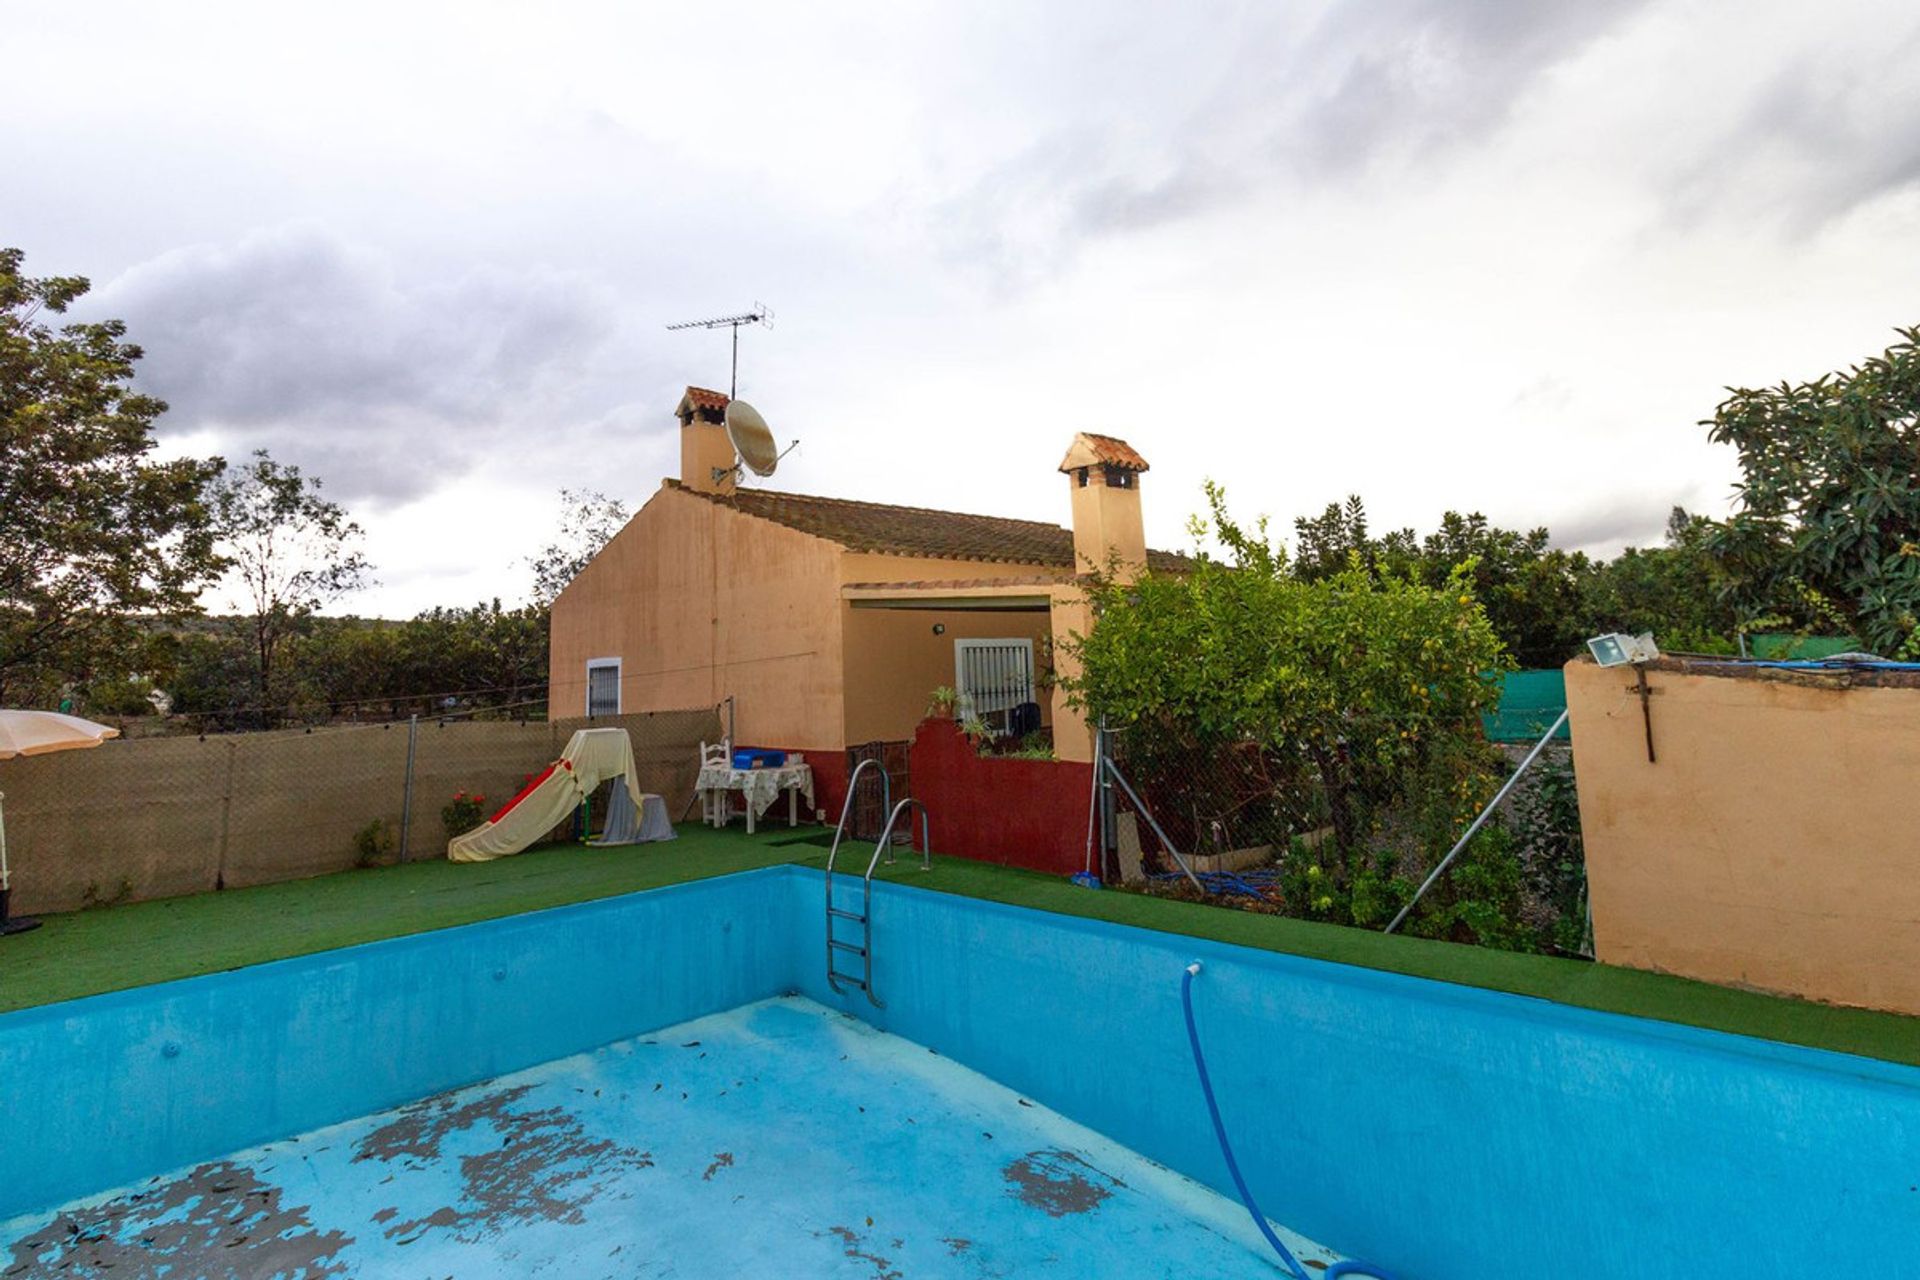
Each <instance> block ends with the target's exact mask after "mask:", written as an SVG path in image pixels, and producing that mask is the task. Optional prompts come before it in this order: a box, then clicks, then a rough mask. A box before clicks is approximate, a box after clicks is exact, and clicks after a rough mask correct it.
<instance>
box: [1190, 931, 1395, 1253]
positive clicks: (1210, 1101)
mask: <svg viewBox="0 0 1920 1280" xmlns="http://www.w3.org/2000/svg"><path fill="white" fill-rule="evenodd" d="M1199 973H1200V962H1199V961H1198V960H1195V961H1194V962H1193V963H1192V964H1190V965H1188V966H1187V972H1186V974H1185V976H1184V977H1182V978H1181V979H1180V1004H1181V1007H1182V1008H1183V1009H1185V1010H1186V1014H1187V1043H1188V1044H1190V1045H1192V1046H1193V1068H1194V1070H1195V1071H1198V1072H1199V1073H1200V1092H1202V1093H1204V1094H1206V1095H1207V1114H1208V1115H1210V1116H1212V1117H1213V1136H1214V1137H1216V1138H1218V1139H1220V1154H1221V1155H1223V1156H1225V1157H1226V1158H1227V1172H1228V1173H1230V1174H1232V1175H1233V1185H1234V1187H1235V1188H1237V1189H1238V1190H1239V1192H1240V1203H1241V1204H1244V1205H1245V1206H1247V1213H1248V1214H1249V1215H1251V1216H1252V1218H1253V1225H1254V1226H1256V1227H1258V1228H1260V1234H1261V1235H1263V1236H1265V1237H1266V1238H1267V1243H1268V1244H1270V1245H1272V1246H1273V1251H1274V1252H1275V1253H1277V1254H1279V1255H1280V1261H1281V1262H1282V1263H1284V1264H1285V1265H1286V1268H1287V1273H1288V1274H1289V1275H1291V1276H1293V1278H1294V1280H1314V1277H1312V1276H1310V1275H1308V1274H1307V1270H1306V1268H1304V1267H1302V1266H1301V1265H1300V1260H1299V1259H1298V1258H1296V1257H1294V1256H1293V1254H1292V1252H1291V1251H1289V1250H1288V1248H1287V1246H1286V1245H1284V1244H1281V1243H1280V1237H1279V1236H1277V1235H1275V1234H1274V1233H1273V1228H1272V1227H1271V1226H1269V1225H1268V1223H1267V1215H1266V1214H1264V1213H1262V1212H1260V1206H1259V1205H1257V1204H1255V1203H1254V1202H1253V1192H1252V1191H1250V1190H1248V1189H1247V1180H1246V1178H1245V1176H1244V1175H1242V1174H1241V1172H1240V1162H1239V1161H1238V1160H1235V1159H1234V1158H1233V1144H1232V1143H1231V1142H1228V1141H1227V1127H1226V1125H1225V1124H1223V1123H1221V1120H1220V1103H1219V1102H1218V1100H1216V1099H1215V1098H1214V1096H1213V1080H1212V1078H1211V1077H1209V1076H1208V1075H1207V1058H1206V1055H1205V1054H1203V1053H1201V1052H1200V1032H1199V1030H1198V1028H1196V1027H1195V1026H1194V1025H1193V980H1194V978H1195V977H1197V976H1199ZM1320 1275H1321V1276H1324V1277H1326V1280H1334V1278H1335V1277H1337V1276H1370V1277H1372V1280H1394V1277H1393V1275H1392V1273H1390V1272H1387V1271H1382V1270H1381V1269H1380V1268H1379V1267H1377V1266H1375V1265H1374V1264H1373V1263H1371V1262H1357V1261H1349V1262H1336V1263H1334V1264H1333V1265H1332V1266H1330V1267H1328V1268H1327V1269H1326V1270H1325V1271H1322V1272H1321V1273H1320Z"/></svg>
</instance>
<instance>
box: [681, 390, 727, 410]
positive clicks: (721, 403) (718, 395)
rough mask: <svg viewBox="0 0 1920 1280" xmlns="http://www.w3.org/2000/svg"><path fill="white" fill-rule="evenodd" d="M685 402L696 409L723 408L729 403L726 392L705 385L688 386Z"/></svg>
mask: <svg viewBox="0 0 1920 1280" xmlns="http://www.w3.org/2000/svg"><path fill="white" fill-rule="evenodd" d="M687 403H688V404H691V405H692V406H693V407H694V408H696V409H724V408H726V407H727V405H728V404H729V403H730V402H729V400H728V398H727V396H726V394H725V393H724V392H719V391H709V390H707V389H706V388H705V387H688V388H687Z"/></svg>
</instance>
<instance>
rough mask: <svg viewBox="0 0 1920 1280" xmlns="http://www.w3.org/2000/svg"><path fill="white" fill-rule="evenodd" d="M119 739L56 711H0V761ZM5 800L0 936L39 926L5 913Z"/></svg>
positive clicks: (1, 798) (1, 795)
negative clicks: (109, 739)
mask: <svg viewBox="0 0 1920 1280" xmlns="http://www.w3.org/2000/svg"><path fill="white" fill-rule="evenodd" d="M119 736H120V731H119V730H118V729H114V728H111V727H109V726H107V725H104V724H95V723H94V722H93V721H91V720H82V719H81V718H80V717H79V716H63V715H61V714H59V713H58V712H56V711H5V710H0V760H11V759H12V758H13V757H15V756H39V755H45V754H47V753H48V752H50V751H76V750H79V749H80V748H82V747H97V746H99V745H100V744H101V743H103V742H105V741H106V740H107V739H108V738H117V737H119ZM6 799H7V795H6V792H4V791H0V937H5V936H6V935H7V934H10V933H25V932H26V931H27V930H29V929H36V928H38V927H39V926H40V922H39V921H38V920H33V919H28V918H25V917H22V918H21V919H18V920H16V919H14V918H13V917H12V916H10V915H9V914H8V912H7V905H8V902H9V901H10V900H11V898H12V897H13V888H12V879H11V877H10V876H9V874H8V872H7V815H6Z"/></svg>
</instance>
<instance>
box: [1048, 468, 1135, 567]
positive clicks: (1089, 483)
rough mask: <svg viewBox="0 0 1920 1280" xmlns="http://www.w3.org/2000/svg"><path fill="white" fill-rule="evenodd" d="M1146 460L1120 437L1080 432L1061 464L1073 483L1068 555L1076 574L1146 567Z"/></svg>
mask: <svg viewBox="0 0 1920 1280" xmlns="http://www.w3.org/2000/svg"><path fill="white" fill-rule="evenodd" d="M1146 469H1147V460H1146V459H1145V458H1142V457H1141V456H1140V455H1139V454H1137V453H1135V452H1134V451H1133V446H1132V445H1129V444H1128V443H1127V442H1126V441H1125V440H1117V439H1115V438H1114V437H1112V436H1099V435H1094V434H1093V433H1092V432H1090V431H1082V432H1081V433H1080V434H1079V435H1077V436H1075V437H1074V438H1073V446H1072V447H1071V448H1069V449H1068V450H1067V456H1066V458H1065V459H1063V460H1062V461H1061V463H1060V470H1061V471H1063V472H1065V473H1066V476H1067V481H1068V483H1069V484H1071V485H1072V486H1073V559H1074V569H1075V570H1076V571H1078V572H1080V573H1105V572H1107V570H1108V568H1109V567H1111V568H1112V569H1113V571H1114V573H1115V574H1116V575H1117V576H1118V577H1119V578H1120V579H1121V580H1122V581H1126V580H1128V579H1131V578H1136V577H1138V576H1139V575H1140V573H1141V572H1142V571H1143V570H1144V569H1145V568H1146V566H1147V531H1146V525H1145V524H1144V523H1142V521H1141V517H1140V476H1141V473H1142V472H1144V471H1145V470H1146Z"/></svg>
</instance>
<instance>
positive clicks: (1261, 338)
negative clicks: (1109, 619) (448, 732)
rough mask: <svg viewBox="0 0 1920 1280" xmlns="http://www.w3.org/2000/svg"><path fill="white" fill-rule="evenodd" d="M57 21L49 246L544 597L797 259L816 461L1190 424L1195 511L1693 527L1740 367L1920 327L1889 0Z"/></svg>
mask: <svg viewBox="0 0 1920 1280" xmlns="http://www.w3.org/2000/svg"><path fill="white" fill-rule="evenodd" d="M14 34H15V36H16V40H17V42H18V43H19V44H20V45H21V56H19V57H17V58H15V59H14V60H12V61H11V62H10V64H9V71H10V75H9V78H8V80H7V82H6V83H5V84H4V85H0V169H3V170H4V171H6V172H9V173H15V174H29V175H32V178H33V180H32V181H31V182H18V183H12V184H8V186H7V187H6V189H4V190H0V225H4V226H5V227H7V228H8V230H7V232H6V233H5V238H6V240H7V241H8V243H18V244H20V245H21V246H22V247H23V248H25V249H26V250H27V251H28V255H29V257H28V264H29V267H30V268H31V269H35V270H39V271H43V272H53V271H62V272H66V271H83V272H86V273H88V274H90V275H92V276H94V277H95V278H96V279H97V280H99V281H102V282H111V284H110V287H103V288H102V290H101V292H100V295H99V297H98V303H99V306H100V307H102V308H104V309H106V310H108V311H111V312H114V313H121V314H124V315H125V316H126V317H127V318H128V320H129V322H130V324H132V326H133V336H134V337H135V339H136V340H138V341H140V342H142V343H144V344H145V345H146V347H147V348H148V350H149V351H150V353H151V355H150V359H149V361H148V370H147V374H146V376H147V377H148V378H150V379H151V382H152V385H154V386H155V387H156V388H157V389H158V390H160V391H161V392H162V393H163V394H165V395H166V396H167V397H168V398H169V399H171V400H172V401H173V402H174V406H175V407H174V411H173V413H172V414H171V415H169V427H168V430H169V432H170V433H171V439H172V443H173V447H187V445H188V444H191V445H192V446H193V447H217V448H220V449H223V450H226V451H228V452H231V453H237V452H240V451H242V450H244V449H246V448H251V447H255V446H256V445H265V446H266V447H268V448H270V449H272V450H273V451H274V452H275V454H276V455H277V456H282V457H284V458H285V459H286V460H288V461H293V462H299V463H301V464H303V465H304V466H306V467H308V468H309V469H310V470H313V471H315V472H317V473H319V474H322V475H325V476H326V477H327V479H328V481H329V487H330V489H331V490H332V492H333V493H334V494H335V495H336V496H338V497H342V498H346V499H348V500H349V502H350V505H352V506H353V507H354V508H355V512H356V514H357V515H360V516H361V517H362V520H363V523H365V524H367V525H368V527H369V530H370V533H371V535H372V536H373V538H374V541H375V542H376V544H377V547H376V550H377V554H376V556H375V558H376V560H377V561H378V562H379V565H380V570H381V573H380V576H381V579H382V581H383V583H384V584H386V585H385V586H383V588H382V590H381V592H380V594H379V596H378V597H377V599H378V602H379V607H380V608H381V609H382V610H385V611H400V612H405V611H409V610H410V609H411V608H413V607H419V606H424V605H427V604H432V603H440V602H458V601H463V600H467V599H470V598H477V597H479V596H483V595H492V594H494V593H495V591H496V590H497V591H498V592H499V593H501V594H504V595H508V596H512V595H514V594H517V593H518V591H519V590H521V589H522V587H523V583H524V579H523V576H522V575H521V573H520V571H519V570H518V569H516V568H515V567H514V566H513V564H512V561H513V559H514V558H515V557H514V556H513V555H510V554H506V552H507V551H509V550H510V547H509V544H514V543H517V541H518V540H519V539H521V538H523V537H524V538H526V539H528V540H529V541H530V543H533V542H537V539H538V537H539V536H542V535H543V534H544V530H545V527H546V525H547V523H548V520H547V517H548V516H549V515H550V514H551V511H550V508H551V499H552V495H553V493H554V491H555V490H557V489H558V488H559V487H561V486H562V485H573V486H576V487H578V486H580V485H583V484H585V485H588V486H589V487H597V488H602V489H606V490H608V491H610V492H614V493H617V494H618V495H619V496H621V497H623V498H625V499H626V500H627V501H628V502H629V503H630V504H637V503H638V502H640V501H643V500H644V499H645V498H646V497H647V496H648V494H650V493H651V492H652V491H653V490H654V488H655V487H656V486H657V484H658V480H659V477H660V475H661V473H662V472H663V471H666V470H670V469H671V468H673V467H674V466H675V465H676V462H677V454H676V450H675V448H674V440H673V435H672V421H671V419H670V417H669V416H668V415H669V412H670V410H671V408H672V407H673V403H674V400H675V398H676V396H677V394H678V391H679V388H680V387H681V386H682V385H684V384H685V383H688V382H701V383H706V384H708V385H722V386H723V385H724V384H725V379H726V376H727V348H726V341H725V337H724V335H717V336H716V335H706V334H683V333H668V332H666V331H665V330H664V327H663V326H664V325H665V324H666V323H667V322H669V321H673V320H681V319H687V318H691V317H694V316H700V315H706V314H712V313H714V312H716V311H721V310H729V309H732V308H735V307H738V306H740V305H743V304H745V303H747V302H749V301H751V300H753V299H755V298H764V299H765V300H766V301H768V302H770V303H772V304H773V305H774V306H775V307H776V309H777V310H778V312H779V315H780V320H779V327H778V328H777V329H776V330H775V331H773V332H772V333H766V332H761V331H752V332H749V333H747V334H746V335H744V336H743V339H742V389H743V393H745V394H748V395H750V396H752V398H754V400H755V401H756V403H758V404H759V405H760V407H761V408H762V409H763V410H765V411H766V412H767V413H768V415H769V417H770V418H772V419H773V421H774V423H775V426H776V430H777V431H779V432H780V433H781V434H783V435H784V436H788V437H791V436H794V435H798V436H800V437H802V438H803V439H804V441H805V444H804V445H803V447H802V448H801V449H800V450H799V451H798V452H797V453H795V454H794V455H793V456H792V457H790V458H789V459H788V461H787V463H786V464H784V465H783V467H782V471H781V475H780V479H779V483H780V484H781V485H782V486H784V487H791V488H800V489H808V490H813V491H821V492H831V493H841V494H850V495H854V496H862V497H869V498H875V499H882V500H892V501H902V502H912V503H919V504H926V505H943V504H944V505H951V506H961V507H968V508H972V509H978V510H989V511H995V512H1003V513H1009V514H1022V515H1029V516H1039V517H1045V518H1051V519H1055V520H1062V521H1064V520H1065V518H1066V495H1065V493H1064V492H1063V491H1062V486H1061V483H1060V481H1059V478H1058V477H1057V476H1055V475H1054V474H1053V471H1052V467H1053V464H1054V463H1055V462H1057V461H1058V456H1059V453H1060V452H1061V450H1062V449H1063V448H1064V446H1065V442H1066V440H1067V438H1068V437H1069V436H1070V435H1071V433H1072V432H1073V431H1074V430H1076V429H1081V428H1089V427H1091V428H1097V429H1101V430H1106V431H1111V432H1113V433H1116V434H1119V435H1123V436H1126V437H1128V438H1130V439H1132V440H1133V441H1134V442H1135V443H1136V444H1137V445H1138V446H1139V447H1140V448H1141V450H1142V452H1144V453H1145V454H1146V455H1147V456H1148V457H1149V459H1150V460H1151V461H1152V462H1153V464H1154V469H1153V473H1152V475H1151V476H1150V477H1149V482H1148V485H1147V489H1146V493H1145V496H1146V502H1147V510H1148V519H1149V524H1150V533H1151V534H1152V536H1153V538H1154V540H1155V541H1156V542H1157V543H1159V544H1161V545H1178V544H1179V543H1180V542H1181V540H1182V538H1183V534H1182V532H1181V528H1182V524H1183V522H1184V519H1185V516H1186V515H1187V513H1188V512H1189V511H1191V510H1192V509H1193V507H1194V506H1195V505H1196V504H1197V502H1198V486H1199V482H1200V480H1201V479H1202V477H1204V476H1207V475H1213V476H1216V477H1218V478H1220V479H1223V480H1225V481H1226V482H1227V483H1228V485H1229V488H1230V491H1231V493H1232V496H1233V498H1234V501H1235V504H1236V506H1237V507H1239V508H1242V509H1244V510H1246V511H1248V512H1255V511H1261V510H1264V511H1268V512H1271V513H1272V514H1273V515H1274V516H1275V517H1276V519H1277V520H1278V522H1279V523H1280V525H1281V526H1282V527H1285V526H1286V524H1287V522H1288V521H1290V519H1291V518H1292V517H1293V516H1294V515H1296V514H1299V513H1302V512H1307V511H1313V510H1317V509H1319V508H1320V507H1321V506H1322V505H1324V504H1325V503H1326V502H1327V501H1328V500H1330V499H1334V498H1338V497H1341V496H1343V495H1345V494H1347V493H1350V492H1358V493H1361V494H1363V495H1364V496H1365V497H1366V498H1367V500H1368V504H1369V507H1370V509H1371V511H1372V514H1373V517H1374V520H1375V523H1376V524H1378V525H1380V526H1382V527H1388V526H1398V525H1404V524H1414V525H1419V526H1423V527H1425V526H1430V525H1431V524H1432V523H1433V521H1434V520H1435V519H1436V518H1437V517H1438V515H1439V514H1440V512H1441V511H1442V510H1444V509H1445V508H1447V507H1457V508H1463V509H1469V510H1473V509H1478V510H1482V511H1485V512H1486V513H1487V514H1488V515H1489V516H1491V517H1493V518H1494V519H1496V520H1498V521H1500V522H1502V523H1506V524H1510V525H1519V526H1531V525H1534V524H1539V523H1547V524H1549V525H1553V526H1555V527H1556V529H1557V530H1559V531H1560V535H1561V537H1562V540H1563V541H1568V542H1576V541H1577V542H1579V543H1582V544H1589V545H1593V546H1596V547H1599V548H1601V549H1606V548H1607V547H1610V546H1611V545H1614V544H1617V543H1618V542H1622V541H1648V540H1651V539H1654V538H1657V537H1658V536H1659V533H1660V527H1661V524H1662V522H1663V521H1664V518H1665V514H1666V510H1667V508H1668V507H1669V506H1671V505H1673V504H1674V503H1676V502H1678V503H1682V504H1685V505H1688V506H1691V507H1696V508H1700V509H1705V510H1710V511H1711V510H1719V509H1724V505H1725V503H1726V501H1727V497H1728V492H1729V490H1728V485H1729V481H1730V480H1731V478H1732V463H1731V458H1730V456H1728V454H1727V452H1726V451H1724V450H1719V449H1715V448H1714V447H1712V446H1710V445H1708V444H1707V443H1706V441H1705V439H1704V433H1703V432H1702V431H1701V430H1700V428H1699V427H1698V425H1697V422H1698V420H1699V419H1700V418H1703V417H1705V416H1707V415H1708V414H1709V413H1710V412H1711V411H1712V408H1713V406H1714V404H1715V403H1716V402H1717V400H1718V399H1719V398H1720V396H1721V394H1722V391H1721V388H1722V387H1723V386H1724V385H1726V384H1729V383H1753V382H1764V381H1773V380H1778V379H1780V378H1784V377H1808V376H1814V375H1817V374H1818V373H1820V372H1822V371H1824V370H1826V369H1829V368H1833V367H1837V366H1839V365H1844V364H1847V363H1850V362H1852V361H1853V360H1855V359H1858V358H1860V357H1861V356H1864V355H1866V354H1868V353H1870V352H1872V351H1874V350H1877V349H1878V348H1880V347H1881V346H1883V345H1885V343H1886V341H1887V340H1888V339H1889V338H1890V337H1891V330H1892V328H1893V326H1895V325H1897V324H1904V323H1911V322H1913V321H1915V320H1920V316H1916V315H1915V314H1914V313H1913V302H1912V299H1913V298H1914V297H1915V296H1917V290H1920V262H1916V261H1914V260H1913V259H1912V257H1911V255H1903V254H1901V253H1900V252H1898V247H1899V246H1900V245H1903V244H1905V243H1911V241H1912V239H1913V237H1914V235H1915V234H1916V233H1917V232H1920V188H1916V177H1917V176H1920V169H1917V168H1916V165H1915V163H1914V160H1913V157H1914V155H1915V150H1914V145H1913V144H1914V140H1915V139H1916V138H1920V90H1916V88H1915V86H1916V85H1917V84H1920V81H1916V80H1915V78H1914V77H1912V76H1909V75H1907V74H1905V70H1904V68H1905V66H1906V64H1907V62H1909V61H1910V60H1911V54H1912V51H1913V48H1914V47H1915V41H1916V39H1920V12H1916V11H1914V10H1912V9H1911V7H1910V6H1905V5H1901V4H1897V3H1893V2H1892V0H1885V2H1883V3H1876V2H1875V0H1838V2H1836V3H1832V4H1828V5H1822V6H1818V7H1814V6H1807V5H1803V4H1798V3H1793V2H1791V0H1776V2H1774V3H1762V4H1753V3H1740V2H1738V0H1635V2H1631V3H1617V4H1595V3H1577V2H1575V0H1553V2H1552V3H1544V4H1543V3H1522V2H1520V0H1318V2H1317V3H1313V4H1308V5H1290V6H1259V5H1230V6H1198V7H1196V6H1158V5H1148V4H1132V5H1124V6H1115V5H1112V4H1095V3H1091V0H1084V2H1079V3H1071V4H1062V5H1048V6H1032V5H1027V4H1016V3H1012V2H1011V0H1000V2H997V3H985V4H980V5H969V6H932V5H903V6H891V7H885V8H881V9H875V8H874V7H872V6H867V5H853V4H840V3H824V4H820V5H809V6H798V7H796V6H781V5H760V4H748V3H722V4H714V5H701V6H673V7H666V6H625V5H590V6H583V7H578V8H568V9H562V10H555V11H542V12H540V13H538V14H536V13H535V12H534V11H532V10H528V9H525V8H524V7H520V6H461V7H459V8H457V9H448V10H433V9H414V8H409V7H405V6H401V7H395V6H390V5H389V6H379V7H375V6H352V5H348V6H344V7H337V8H334V9H329V10H327V11H326V12H325V13H324V14H317V13H300V12H296V11H292V10H274V9H271V8H267V9H263V8H260V7H258V6H240V5H234V6H227V7H220V8H216V7H213V6H206V7H196V8H195V9H193V10H191V11H189V12H188V13H186V14H182V13H181V12H179V11H174V10H162V9H157V8H154V7H152V6H140V5H133V4H130V3H129V4H122V5H113V4H109V5H106V6H104V8H102V7H98V6H96V7H90V8H89V9H87V10H86V11H85V12H84V13H83V12H81V11H78V10H72V9H65V10H62V9H58V8H56V9H52V10H49V9H45V8H42V9H39V10H35V11H34V13H33V14H32V17H31V19H30V20H24V19H23V20H20V21H18V22H16V23H15V31H14ZM82 64H84V65H85V66H87V68H88V70H89V74H88V83H89V86H90V89H89V92H88V93H86V94H83V95H73V94H71V93H69V92H66V89H67V85H66V82H65V77H66V76H67V75H68V74H69V73H70V68H72V67H73V66H76V65H82ZM53 102H59V103H60V104H61V108H60V110H58V111H54V110H51V109H49V107H48V104H49V103H53ZM503 513H512V515H511V516H509V515H505V514H503ZM529 513H538V515H539V519H537V520H535V519H533V517H532V515H530V514H529ZM534 524H537V525H538V526H539V528H538V530H537V531H535V532H531V533H526V532H523V531H522V526H523V525H528V526H531V525H534ZM448 546H455V547H458V548H460V549H461V550H462V551H463V553H467V554H466V555H465V559H466V560H468V561H470V562H471V565H472V567H470V568H467V569H456V568H454V567H450V562H449V561H448V559H447V556H446V549H447V547H448ZM490 583H497V584H498V585H497V586H495V587H494V589H492V590H489V589H487V588H488V585H489V584H490ZM361 605H362V607H366V602H364V601H363V602H361Z"/></svg>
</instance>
